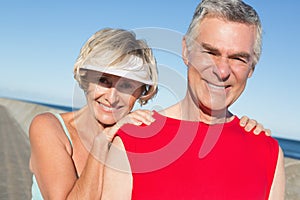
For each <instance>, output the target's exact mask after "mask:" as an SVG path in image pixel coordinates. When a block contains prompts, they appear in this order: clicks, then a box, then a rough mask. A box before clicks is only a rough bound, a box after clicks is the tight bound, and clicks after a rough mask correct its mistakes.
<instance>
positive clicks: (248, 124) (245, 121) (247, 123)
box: [240, 116, 272, 136]
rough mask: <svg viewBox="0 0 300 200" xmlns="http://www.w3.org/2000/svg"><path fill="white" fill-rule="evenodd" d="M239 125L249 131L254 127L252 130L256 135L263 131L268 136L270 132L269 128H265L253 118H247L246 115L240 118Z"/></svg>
mask: <svg viewBox="0 0 300 200" xmlns="http://www.w3.org/2000/svg"><path fill="white" fill-rule="evenodd" d="M240 126H241V127H244V129H245V131H247V132H250V131H251V130H252V129H253V128H255V129H254V131H253V133H254V134H255V135H258V134H260V133H261V132H263V131H264V132H265V134H266V135H267V136H270V135H271V134H272V133H271V130H270V129H265V128H264V126H263V125H262V124H260V123H258V122H257V121H256V120H254V119H249V118H248V117H247V116H243V117H242V118H241V120H240Z"/></svg>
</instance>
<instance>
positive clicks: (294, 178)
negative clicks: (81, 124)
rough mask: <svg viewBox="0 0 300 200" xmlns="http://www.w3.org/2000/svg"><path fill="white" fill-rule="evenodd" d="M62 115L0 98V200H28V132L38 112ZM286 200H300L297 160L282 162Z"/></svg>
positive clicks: (299, 174)
mask: <svg viewBox="0 0 300 200" xmlns="http://www.w3.org/2000/svg"><path fill="white" fill-rule="evenodd" d="M45 111H55V112H63V111H62V110H56V109H53V108H49V107H46V106H41V105H37V104H33V103H28V102H23V101H17V100H11V99H5V98H0V123H1V125H0V150H1V151H0V160H1V163H0V170H1V173H0V200H16V199H31V194H30V188H31V173H30V171H29V167H28V166H29V163H28V162H29V156H30V145H29V140H28V128H29V124H30V122H31V120H32V119H33V117H34V116H35V115H36V114H38V113H41V112H45ZM285 169H286V198H285V199H286V200H299V199H300V190H299V189H300V160H298V159H292V158H285Z"/></svg>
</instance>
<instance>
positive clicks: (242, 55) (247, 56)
mask: <svg viewBox="0 0 300 200" xmlns="http://www.w3.org/2000/svg"><path fill="white" fill-rule="evenodd" d="M201 47H202V48H203V49H205V50H209V51H212V52H214V53H218V54H220V51H219V50H218V48H216V47H214V46H212V45H210V44H208V43H204V42H203V43H201ZM228 57H229V58H234V57H239V58H244V59H247V61H249V60H250V57H251V55H250V54H249V53H247V52H237V53H233V54H230V55H229V56H228Z"/></svg>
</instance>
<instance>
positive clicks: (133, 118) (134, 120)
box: [103, 110, 155, 142]
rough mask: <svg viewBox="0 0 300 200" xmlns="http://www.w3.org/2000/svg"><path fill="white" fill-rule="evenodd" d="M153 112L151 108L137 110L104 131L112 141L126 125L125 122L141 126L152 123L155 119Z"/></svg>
mask: <svg viewBox="0 0 300 200" xmlns="http://www.w3.org/2000/svg"><path fill="white" fill-rule="evenodd" d="M152 115H153V112H152V111H150V110H136V111H133V112H131V113H129V114H128V115H126V116H125V117H123V118H122V119H120V120H119V121H118V122H117V123H116V124H115V125H114V126H112V127H108V128H105V129H104V131H103V132H104V133H105V134H106V137H107V140H108V141H110V142H111V141H112V140H113V138H114V137H115V135H116V133H117V131H118V130H119V129H120V128H121V127H122V126H123V125H124V124H133V125H136V126H140V125H142V124H146V125H150V124H151V123H152V122H154V121H155V119H154V118H153V117H152Z"/></svg>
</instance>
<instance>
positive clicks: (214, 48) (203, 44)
mask: <svg viewBox="0 0 300 200" xmlns="http://www.w3.org/2000/svg"><path fill="white" fill-rule="evenodd" d="M201 47H202V48H204V49H206V50H210V51H213V52H219V50H218V49H217V48H216V47H214V46H212V45H210V44H207V43H204V42H203V43H201Z"/></svg>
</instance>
